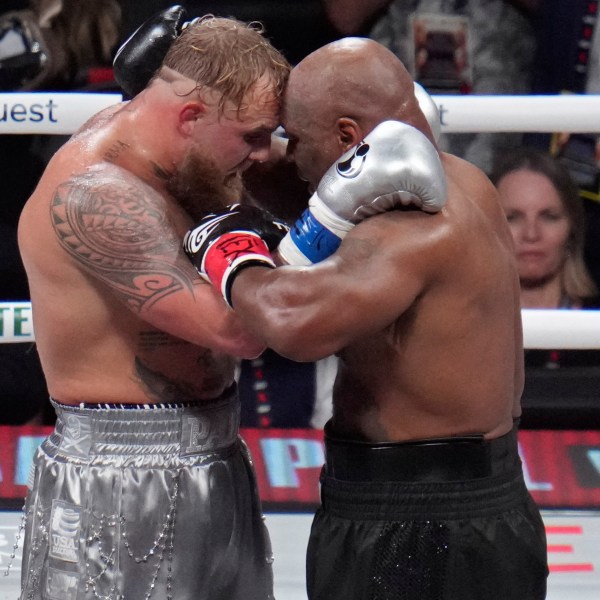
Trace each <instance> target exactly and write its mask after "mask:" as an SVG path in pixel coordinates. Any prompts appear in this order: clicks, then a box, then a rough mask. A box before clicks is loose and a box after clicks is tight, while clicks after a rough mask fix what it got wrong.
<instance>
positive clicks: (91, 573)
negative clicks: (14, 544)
mask: <svg viewBox="0 0 600 600" xmlns="http://www.w3.org/2000/svg"><path fill="white" fill-rule="evenodd" d="M53 404H54V407H55V409H56V413H57V423H56V428H55V431H54V432H53V433H52V434H51V435H50V436H49V437H48V438H47V439H46V440H45V441H44V442H43V443H42V445H41V446H40V448H39V449H38V451H37V453H36V456H35V459H34V464H33V468H32V474H31V477H30V490H29V493H28V496H27V500H26V506H25V542H24V548H23V571H22V575H21V580H22V595H21V599H22V600H41V599H44V600H46V599H52V600H83V599H96V600H148V599H150V598H156V599H157V600H171V599H172V600H217V599H218V600H225V599H226V600H238V599H239V600H242V599H244V600H250V599H252V600H266V599H271V598H273V576H272V562H273V558H272V553H271V548H270V542H269V536H268V533H267V530H266V527H265V525H264V519H263V516H262V511H261V506H260V500H259V497H258V491H257V487H256V479H255V475H254V470H253V465H252V461H251V458H250V456H249V453H248V451H247V449H246V447H245V444H244V443H243V441H242V440H241V438H240V437H239V436H238V428H239V402H238V399H237V396H236V394H235V392H234V391H232V392H230V393H228V394H225V395H224V396H223V397H221V398H219V399H218V400H216V401H213V402H210V403H206V402H204V403H198V404H185V405H158V406H154V405H144V406H140V407H129V406H112V405H111V406H106V405H99V406H98V407H96V406H86V405H81V406H78V407H73V406H65V405H61V404H58V403H56V402H53Z"/></svg>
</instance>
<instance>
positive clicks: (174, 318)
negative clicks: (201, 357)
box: [51, 178, 262, 355]
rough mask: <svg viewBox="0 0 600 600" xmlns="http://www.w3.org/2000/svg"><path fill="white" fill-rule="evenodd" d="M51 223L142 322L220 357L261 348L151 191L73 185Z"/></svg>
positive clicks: (59, 197)
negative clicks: (201, 270)
mask: <svg viewBox="0 0 600 600" xmlns="http://www.w3.org/2000/svg"><path fill="white" fill-rule="evenodd" d="M51 216H52V222H53V226H54V230H55V233H56V236H57V238H58V241H59V243H60V244H61V246H62V247H63V248H64V249H65V250H66V251H67V252H68V254H69V255H70V256H71V258H72V260H73V261H74V262H75V263H76V264H77V266H78V267H79V268H80V269H82V270H83V271H85V272H86V273H88V274H90V275H92V276H93V277H94V279H95V280H96V281H97V282H98V283H99V284H100V285H101V287H102V289H104V290H107V291H108V292H109V293H110V294H111V295H112V296H114V297H116V298H117V299H118V300H119V301H120V302H121V303H122V304H123V305H125V306H126V307H127V308H128V309H129V310H130V311H131V312H132V313H134V314H135V315H136V316H138V317H139V318H141V319H143V320H144V321H146V322H148V323H149V324H151V325H152V326H154V327H156V328H158V329H160V330H162V331H165V332H167V333H170V334H172V335H175V336H177V337H181V338H182V339H186V340H188V341H191V342H193V343H197V344H199V345H203V346H207V347H210V348H213V349H215V350H221V351H226V352H229V353H231V351H232V350H234V349H237V351H238V352H240V353H241V354H239V355H244V354H251V355H255V354H256V353H257V352H260V349H261V348H262V343H258V342H257V341H256V340H255V338H254V337H253V336H251V334H250V333H249V332H248V331H247V329H246V328H245V327H244V326H243V325H242V323H241V321H240V320H239V318H238V317H237V316H236V315H234V314H233V313H232V311H231V310H230V309H229V308H228V307H227V305H226V304H225V303H224V302H223V300H222V298H220V297H219V296H217V295H216V294H215V293H214V291H213V290H212V289H211V287H210V286H208V285H207V284H204V282H202V281H201V280H200V278H199V276H198V274H197V272H196V270H195V268H194V267H193V266H192V265H191V263H190V262H189V260H188V259H187V258H186V256H185V254H184V252H183V250H182V248H181V241H180V239H179V237H178V236H177V233H176V231H175V228H174V226H173V224H172V223H171V222H170V220H169V218H168V210H167V206H166V203H165V201H164V199H162V198H161V197H160V195H159V194H158V193H156V192H155V191H154V190H152V189H149V188H146V187H139V186H135V185H132V184H123V183H120V182H119V183H118V184H115V183H106V182H101V183H94V182H93V180H90V179H84V178H80V179H78V178H75V179H73V180H71V181H70V182H69V183H67V184H64V185H62V186H61V187H60V188H59V189H58V191H57V193H56V194H55V197H54V199H53V203H52V208H51Z"/></svg>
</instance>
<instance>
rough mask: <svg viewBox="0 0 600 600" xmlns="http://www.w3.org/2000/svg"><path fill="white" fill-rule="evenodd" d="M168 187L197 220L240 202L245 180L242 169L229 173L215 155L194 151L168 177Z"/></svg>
mask: <svg viewBox="0 0 600 600" xmlns="http://www.w3.org/2000/svg"><path fill="white" fill-rule="evenodd" d="M167 190H168V192H169V193H170V194H171V195H172V196H173V198H175V200H177V202H179V205H180V206H181V207H182V208H183V210H185V211H186V212H187V213H188V214H189V216H190V217H191V218H192V220H193V221H194V222H196V221H199V220H200V219H201V218H202V217H204V216H205V215H207V214H208V213H210V212H219V211H222V210H223V208H224V207H225V206H228V205H230V204H233V203H235V202H239V201H240V199H241V197H242V193H243V184H242V178H241V174H240V173H234V174H230V175H225V174H224V173H223V172H222V171H220V170H219V169H218V168H217V167H216V165H215V164H214V162H213V161H212V160H211V159H209V158H205V157H203V156H201V155H200V154H198V153H197V152H193V151H192V152H190V153H189V154H188V155H187V156H186V157H185V159H184V160H183V163H182V164H181V166H180V167H179V168H178V169H177V171H175V173H174V174H173V175H172V176H171V177H170V178H169V179H168V181H167Z"/></svg>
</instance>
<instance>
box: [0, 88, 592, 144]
mask: <svg viewBox="0 0 600 600" xmlns="http://www.w3.org/2000/svg"><path fill="white" fill-rule="evenodd" d="M122 99H123V98H122V96H121V95H120V94H92V93H50V92H32V93H12V92H9V93H0V134H3V133H4V134H33V133H36V134H71V133H73V132H74V131H76V130H77V129H78V128H79V127H80V126H81V125H82V124H83V123H85V121H86V120H87V119H88V118H89V117H91V116H92V115H93V114H95V113H96V112H98V111H99V110H101V109H103V108H106V107H107V106H110V105H112V104H116V103H117V102H120V101H121V100H122ZM433 100H434V102H435V103H436V105H437V107H438V109H439V112H440V122H441V131H442V133H468V132H502V131H505V132H508V131H518V132H538V133H552V132H555V131H564V132H571V133H585V132H593V133H600V95H577V94H561V95H556V96H546V95H540V96H508V95H505V96H502V95H496V96H478V95H470V96H458V95H456V96H454V95H444V96H441V95H439V96H436V95H434V96H433Z"/></svg>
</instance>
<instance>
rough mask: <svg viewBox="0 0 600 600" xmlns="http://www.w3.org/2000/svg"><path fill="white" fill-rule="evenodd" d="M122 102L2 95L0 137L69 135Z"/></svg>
mask: <svg viewBox="0 0 600 600" xmlns="http://www.w3.org/2000/svg"><path fill="white" fill-rule="evenodd" d="M122 100H123V97H122V96H121V94H87V93H68V92H65V93H55V92H31V93H12V92H10V93H3V94H0V134H2V133H5V134H7V133H23V134H36V133H37V134H44V135H45V134H55V135H70V134H72V133H74V132H75V131H77V130H78V129H79V128H80V127H81V126H82V125H83V124H84V123H85V122H86V121H87V120H88V119H89V118H90V117H91V116H92V115H94V114H96V113H97V112H98V111H100V110H102V109H103V108H106V107H108V106H112V105H113V104H117V103H119V102H121V101H122Z"/></svg>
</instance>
